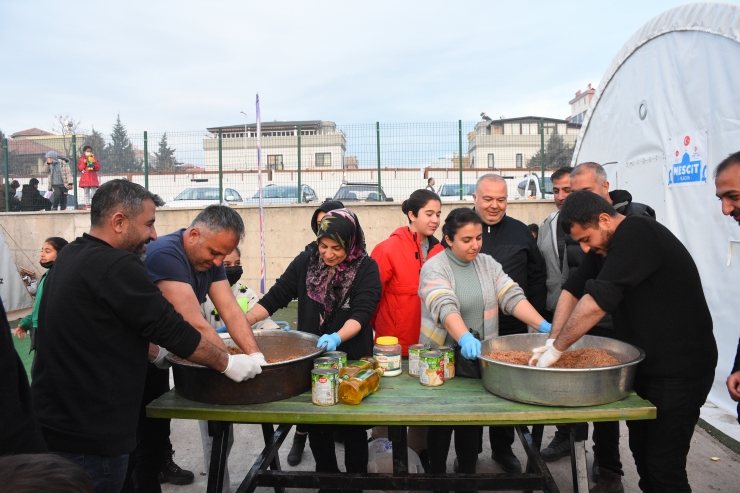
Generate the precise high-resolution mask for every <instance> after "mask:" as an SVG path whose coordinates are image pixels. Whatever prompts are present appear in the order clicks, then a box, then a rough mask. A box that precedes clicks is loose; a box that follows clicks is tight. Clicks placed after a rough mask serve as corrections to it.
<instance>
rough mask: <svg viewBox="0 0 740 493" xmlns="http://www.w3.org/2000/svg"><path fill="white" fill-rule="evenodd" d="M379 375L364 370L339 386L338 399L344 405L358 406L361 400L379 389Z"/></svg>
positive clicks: (374, 371)
mask: <svg viewBox="0 0 740 493" xmlns="http://www.w3.org/2000/svg"><path fill="white" fill-rule="evenodd" d="M380 375H381V374H380V373H379V372H378V371H376V370H372V369H364V370H360V371H358V372H357V373H355V375H354V376H352V377H350V378H348V379H346V380H342V381H341V383H340V384H339V399H340V400H341V401H342V402H344V403H345V404H359V403H360V402H362V399H363V398H364V397H365V396H366V395H368V394H372V393H373V392H375V391H377V390H378V387H380Z"/></svg>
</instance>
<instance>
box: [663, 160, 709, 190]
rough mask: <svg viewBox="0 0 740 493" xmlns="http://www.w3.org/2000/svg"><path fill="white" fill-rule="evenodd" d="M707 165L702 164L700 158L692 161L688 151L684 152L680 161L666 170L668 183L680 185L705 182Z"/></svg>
mask: <svg viewBox="0 0 740 493" xmlns="http://www.w3.org/2000/svg"><path fill="white" fill-rule="evenodd" d="M706 181H707V167H706V166H704V165H702V162H701V160H699V161H692V160H691V157H689V153H688V152H684V154H683V158H682V159H681V162H680V163H676V164H674V165H673V167H672V168H671V169H670V170H669V171H668V184H669V185H682V184H691V183H706Z"/></svg>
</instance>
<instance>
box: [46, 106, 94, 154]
mask: <svg viewBox="0 0 740 493" xmlns="http://www.w3.org/2000/svg"><path fill="white" fill-rule="evenodd" d="M81 124H82V122H81V121H79V120H77V119H76V118H74V117H72V116H70V115H69V114H66V115H54V123H52V124H51V129H52V130H54V131H55V132H57V133H60V134H62V145H64V153H65V154H66V156H65V157H67V158H69V159H71V160H72V161H73V162H74V161H75V160H76V159H77V156H72V136H73V135H78V134H81V133H83V134H85V133H87V132H86V131H85V130H84V129H83V128H82V127H81Z"/></svg>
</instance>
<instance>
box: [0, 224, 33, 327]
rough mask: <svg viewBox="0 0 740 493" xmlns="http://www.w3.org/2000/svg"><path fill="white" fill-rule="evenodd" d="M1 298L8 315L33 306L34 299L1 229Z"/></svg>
mask: <svg viewBox="0 0 740 493" xmlns="http://www.w3.org/2000/svg"><path fill="white" fill-rule="evenodd" d="M0 298H2V300H3V306H5V311H6V312H7V313H10V312H14V311H16V310H22V309H24V308H30V307H32V306H33V299H32V298H31V295H30V294H28V290H27V289H26V285H25V284H24V283H23V280H22V279H21V276H20V274H19V273H18V267H17V266H16V265H15V261H14V260H13V256H12V255H11V254H10V249H9V248H8V244H7V243H6V242H5V235H4V234H3V231H2V230H1V229H0Z"/></svg>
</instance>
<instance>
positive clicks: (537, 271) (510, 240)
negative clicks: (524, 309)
mask: <svg viewBox="0 0 740 493" xmlns="http://www.w3.org/2000/svg"><path fill="white" fill-rule="evenodd" d="M507 196H508V191H507V187H506V181H505V180H504V179H503V178H502V177H501V176H499V175H495V174H492V173H489V174H485V175H483V176H481V177H480V178H478V182H477V183H476V185H475V193H474V194H473V201H474V204H475V208H474V209H475V212H476V213H477V214H478V215H479V216H480V217H481V219H482V220H483V247H482V248H481V253H485V254H487V255H490V256H491V257H493V258H494V259H496V261H497V262H498V263H500V264H501V266H502V267H503V269H504V272H506V273H507V274H508V275H509V277H511V278H512V279H513V280H514V282H516V283H517V284H519V286H520V287H521V288H522V289H523V290H524V294H525V295H526V296H527V300H528V301H529V302H530V303H531V304H532V306H533V307H535V309H536V310H537V311H539V312H540V313H542V312H543V311H544V309H545V300H546V298H547V286H546V284H545V283H546V281H547V275H546V273H545V261H544V259H543V258H542V254H541V253H540V250H539V249H538V248H537V241H536V240H535V239H534V237H533V236H532V233H531V232H530V230H529V228H528V227H527V225H526V224H524V223H523V222H521V221H518V220H516V219H514V218H512V217H509V216H507V215H506V206H507V204H508V198H507ZM498 331H499V335H509V334H526V333H527V326H526V324H524V322H520V321H519V320H517V319H516V318H515V317H513V316H508V315H503V314H499V327H498ZM489 432H490V438H491V450H492V454H493V460H495V461H496V462H498V463H499V464H501V467H503V469H504V470H505V471H506V472H521V467H522V466H521V463H520V462H519V459H517V457H516V456H515V455H514V452H513V451H512V450H511V445H512V444H513V443H514V428H512V427H504V426H492V427H490V428H489Z"/></svg>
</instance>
